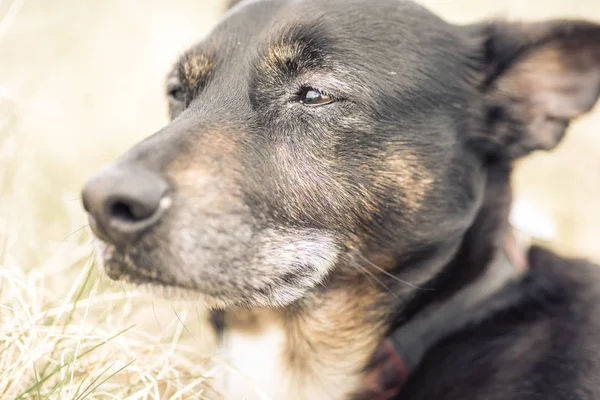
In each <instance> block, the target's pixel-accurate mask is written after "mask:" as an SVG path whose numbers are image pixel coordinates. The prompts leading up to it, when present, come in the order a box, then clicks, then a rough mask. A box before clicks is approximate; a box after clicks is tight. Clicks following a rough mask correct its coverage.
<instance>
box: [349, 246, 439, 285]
mask: <svg viewBox="0 0 600 400" xmlns="http://www.w3.org/2000/svg"><path fill="white" fill-rule="evenodd" d="M357 255H358V256H359V257H360V258H362V259H363V260H364V261H366V262H367V263H368V264H369V265H370V266H372V267H373V268H375V269H377V270H378V271H380V272H382V273H384V274H385V275H387V276H389V277H390V278H392V279H394V280H396V281H398V282H400V283H402V284H403V285H407V286H410V287H412V288H414V289H418V290H435V289H434V288H424V287H420V286H417V285H415V284H414V283H410V282H407V281H404V280H402V279H400V278H398V277H397V276H396V275H394V274H391V273H389V272H388V271H386V270H385V269H383V268H381V267H380V266H378V265H375V264H374V263H373V262H372V261H371V260H369V259H367V258H366V257H365V256H363V255H362V254H360V253H357Z"/></svg>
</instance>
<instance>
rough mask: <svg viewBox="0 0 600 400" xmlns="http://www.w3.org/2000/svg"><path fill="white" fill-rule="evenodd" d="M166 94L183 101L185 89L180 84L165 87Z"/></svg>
mask: <svg viewBox="0 0 600 400" xmlns="http://www.w3.org/2000/svg"><path fill="white" fill-rule="evenodd" d="M167 96H169V98H170V99H173V100H176V101H181V102H183V101H185V89H184V88H183V87H182V86H180V85H174V86H170V87H169V88H168V89H167Z"/></svg>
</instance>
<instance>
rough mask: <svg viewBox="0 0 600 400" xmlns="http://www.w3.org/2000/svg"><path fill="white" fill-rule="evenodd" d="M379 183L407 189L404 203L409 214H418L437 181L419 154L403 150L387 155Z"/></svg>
mask: <svg viewBox="0 0 600 400" xmlns="http://www.w3.org/2000/svg"><path fill="white" fill-rule="evenodd" d="M379 183H380V184H381V185H384V186H390V185H393V186H400V187H402V188H404V189H407V190H404V197H403V199H402V201H403V204H402V205H403V206H404V210H405V211H406V212H407V215H416V214H417V213H418V212H419V211H420V210H421V208H422V206H423V202H424V201H425V199H426V198H427V194H428V192H429V191H430V190H431V188H432V185H433V184H434V183H435V177H434V176H433V174H432V173H431V171H430V170H429V169H428V168H427V166H426V165H425V164H424V162H423V160H421V158H420V157H419V156H418V155H417V154H414V153H413V152H402V153H394V154H392V155H391V156H389V157H387V159H386V161H385V168H384V169H383V171H382V172H381V174H380V182H379Z"/></svg>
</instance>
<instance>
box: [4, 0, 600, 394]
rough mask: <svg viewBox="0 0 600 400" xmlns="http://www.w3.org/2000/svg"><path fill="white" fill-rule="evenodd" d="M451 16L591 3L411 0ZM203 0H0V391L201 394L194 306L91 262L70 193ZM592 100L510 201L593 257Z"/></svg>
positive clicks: (527, 167)
mask: <svg viewBox="0 0 600 400" xmlns="http://www.w3.org/2000/svg"><path fill="white" fill-rule="evenodd" d="M424 3H426V4H428V5H429V6H431V7H432V8H433V9H435V10H437V11H439V12H440V13H442V15H444V16H446V17H447V18H448V19H450V20H452V21H455V22H469V21H473V20H475V19H476V18H482V17H494V16H507V17H511V18H527V19H539V18H545V17H556V16H570V17H586V18H592V19H596V20H598V21H600V2H598V1H595V0H570V1H568V2H567V1H564V0H563V1H558V0H554V1H547V2H545V3H544V6H543V7H540V6H539V2H536V1H534V0H519V1H517V0H511V1H505V2H503V3H502V5H498V4H497V3H498V2H490V3H489V4H487V2H485V1H480V2H475V1H474V0H444V1H441V0H425V1H424ZM221 12H222V5H221V4H220V2H218V1H206V0H193V1H192V0H180V1H178V2H167V1H164V0H144V1H142V0H104V1H102V2H91V1H89V2H82V1H77V0H54V1H52V2H49V1H45V0H0V398H1V399H13V398H25V399H27V398H35V399H45V398H51V399H54V398H57V399H83V398H98V399H111V398H114V399H124V398H128V399H146V398H150V399H159V398H161V399H162V398H172V399H183V398H201V397H202V393H203V391H204V390H205V388H207V387H209V386H210V384H211V377H212V376H214V373H215V371H216V369H218V368H225V366H223V365H222V364H221V363H220V362H219V360H218V358H215V357H214V356H213V355H212V354H211V351H210V343H209V339H208V335H207V332H206V331H205V327H204V326H203V324H202V323H201V320H202V317H203V313H204V311H203V310H202V309H200V308H198V307H196V305H193V304H175V303H173V304H164V302H160V301H156V302H152V301H148V299H147V298H146V299H141V298H140V296H139V295H138V294H137V293H136V292H135V291H134V290H131V289H130V288H124V287H122V286H119V285H109V284H107V282H105V281H103V280H102V279H100V277H99V276H98V274H97V273H96V272H95V271H94V268H93V261H92V260H93V258H92V257H91V255H92V252H93V250H92V246H91V245H90V235H89V232H88V229H87V228H86V227H85V224H86V222H85V216H84V215H83V212H82V210H81V206H80V199H79V190H80V188H81V186H82V184H83V182H84V181H85V179H86V178H87V177H88V176H90V175H91V174H92V173H93V172H95V171H96V170H98V169H99V168H100V167H101V166H103V165H104V164H105V163H107V162H108V161H110V160H112V159H113V158H114V157H116V156H117V155H119V154H120V153H121V152H123V151H124V150H126V149H127V148H128V147H130V146H131V145H132V144H133V143H135V142H137V141H138V140H140V139H141V138H143V137H144V136H146V135H148V134H150V133H152V132H154V131H155V130H157V129H158V128H160V127H161V126H162V125H164V124H165V123H166V121H167V117H166V105H165V102H164V100H163V95H162V93H163V77H164V75H165V74H166V72H167V71H168V69H169V67H170V65H171V63H172V62H173V61H174V60H175V58H176V57H177V55H178V54H180V53H181V52H182V51H184V50H185V48H186V47H187V46H188V45H190V44H191V43H193V42H194V41H196V40H197V39H199V38H200V37H202V36H203V35H204V34H205V33H206V32H207V31H208V30H209V29H210V28H211V26H212V24H213V23H214V22H215V20H216V19H217V17H218V15H220V13H221ZM598 130H600V110H598V109H597V111H596V112H595V113H592V114H591V115H590V116H589V117H586V118H583V119H582V120H581V121H579V122H577V123H576V124H575V125H574V126H573V129H571V132H570V135H569V137H568V138H567V140H565V142H564V143H563V144H562V145H561V147H560V148H559V149H558V150H557V151H554V152H553V153H551V154H538V155H535V156H533V157H531V158H530V159H528V160H526V161H524V162H522V163H521V164H520V166H519V170H518V176H517V179H516V189H517V194H518V196H519V198H521V199H525V200H526V201H529V202H531V203H533V204H535V205H536V207H538V208H539V209H540V210H542V211H543V212H544V213H545V214H546V215H548V216H550V217H551V218H552V219H553V220H554V223H555V224H556V227H557V234H556V241H555V247H556V248H557V249H558V250H559V251H561V252H562V253H564V254H577V255H582V256H586V257H590V258H593V259H595V260H596V261H600V245H598V237H600V228H599V227H600V207H597V205H598V204H600V185H599V184H598V183H599V182H600V157H599V155H600V132H598Z"/></svg>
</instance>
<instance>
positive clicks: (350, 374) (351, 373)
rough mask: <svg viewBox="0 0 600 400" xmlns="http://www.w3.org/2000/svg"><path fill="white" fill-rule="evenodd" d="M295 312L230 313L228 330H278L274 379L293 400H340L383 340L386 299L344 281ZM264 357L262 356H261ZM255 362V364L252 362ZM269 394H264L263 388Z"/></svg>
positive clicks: (367, 286)
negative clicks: (279, 341)
mask: <svg viewBox="0 0 600 400" xmlns="http://www.w3.org/2000/svg"><path fill="white" fill-rule="evenodd" d="M332 286H333V288H331V289H329V290H327V291H326V292H324V293H320V294H318V295H315V297H314V298H312V299H310V300H308V301H307V302H308V304H305V305H303V306H300V307H298V308H295V309H291V310H290V309H279V310H277V309H254V310H247V309H243V310H240V309H236V310H232V311H230V312H228V313H227V321H228V323H227V324H226V326H227V328H226V329H228V330H231V331H234V332H237V334H243V335H249V336H254V337H257V338H258V337H260V335H261V334H263V333H264V331H265V329H268V327H270V326H273V325H275V326H278V327H280V329H282V338H283V348H282V349H281V353H280V354H279V357H280V360H279V362H278V364H279V369H280V371H279V373H280V374H281V377H280V378H281V379H283V380H282V381H281V382H273V385H274V386H279V385H282V384H283V385H285V386H286V389H285V391H286V393H290V394H293V395H292V397H290V398H293V399H305V398H331V399H338V398H339V399H341V398H346V397H348V395H350V394H351V393H353V392H354V391H355V390H356V389H357V387H358V385H359V384H360V381H361V379H362V375H363V368H364V367H365V365H366V364H367V362H368V361H369V359H370V357H371V355H372V354H373V352H374V351H375V349H376V348H377V346H378V345H379V344H380V342H381V340H382V339H383V337H384V335H385V327H384V324H385V320H386V318H385V314H386V310H385V308H384V307H381V304H383V303H385V302H387V301H389V295H388V294H387V293H385V292H384V291H383V290H382V288H381V287H378V286H376V285H373V284H372V282H371V281H369V280H365V279H364V278H362V277H354V278H350V279H349V278H347V277H346V278H345V281H344V283H343V284H340V285H336V284H335V282H332ZM265 356H266V357H268V355H265ZM258 361H260V360H257V362H258ZM264 389H265V390H266V391H267V392H269V388H264Z"/></svg>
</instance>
